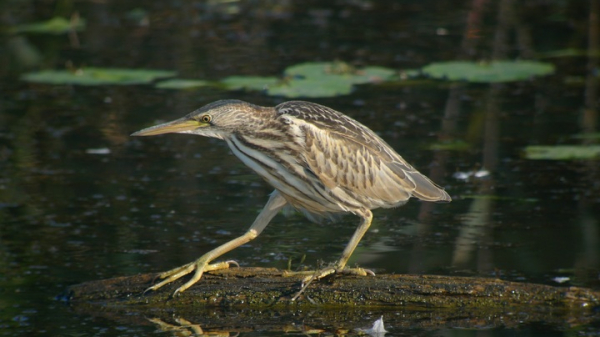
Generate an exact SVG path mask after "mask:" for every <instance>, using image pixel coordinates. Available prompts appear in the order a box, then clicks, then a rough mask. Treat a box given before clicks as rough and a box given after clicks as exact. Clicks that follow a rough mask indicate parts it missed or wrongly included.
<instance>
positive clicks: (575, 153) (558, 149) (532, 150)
mask: <svg viewBox="0 0 600 337" xmlns="http://www.w3.org/2000/svg"><path fill="white" fill-rule="evenodd" d="M525 158H527V159H533V160H573V159H599V158H600V145H554V146H543V145H535V146H534V145H532V146H527V147H526V148H525Z"/></svg>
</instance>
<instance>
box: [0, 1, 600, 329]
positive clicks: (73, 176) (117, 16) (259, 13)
mask: <svg viewBox="0 0 600 337" xmlns="http://www.w3.org/2000/svg"><path fill="white" fill-rule="evenodd" d="M0 8H2V9H3V12H5V13H10V15H8V14H7V15H5V16H3V17H2V19H0V20H2V23H3V26H4V27H6V28H7V31H6V34H5V35H3V36H2V37H0V43H1V45H2V47H3V48H2V50H3V51H4V52H1V53H0V55H1V56H0V63H1V64H2V67H0V87H2V90H1V93H0V107H1V109H0V172H1V173H0V223H1V225H0V288H1V289H2V290H1V292H2V296H1V297H0V308H2V310H0V336H2V335H24V334H27V335H36V334H37V335H48V334H51V335H71V334H72V335H105V336H106V335H140V334H149V333H153V332H155V331H156V330H157V329H159V330H163V331H169V330H175V331H176V332H177V329H179V328H180V326H181V325H183V326H185V327H186V328H188V332H192V333H200V330H198V328H200V329H202V327H204V329H206V327H207V326H209V327H210V328H211V329H210V330H221V331H236V329H235V328H236V327H237V326H229V327H227V323H228V322H234V321H235V320H234V319H233V318H232V317H234V316H236V315H239V316H244V315H247V314H248V312H250V313H252V310H250V309H248V312H237V311H236V310H227V309H225V308H199V309H198V315H197V316H192V317H178V316H177V315H176V314H177V312H176V311H175V310H174V312H173V314H175V316H171V317H139V316H136V314H135V313H134V312H133V311H129V312H128V311H127V310H125V311H124V312H120V314H121V319H117V318H115V317H110V315H105V314H98V315H90V314H89V313H88V314H78V313H77V312H75V311H74V310H72V309H70V308H69V307H68V305H66V303H64V302H62V301H60V300H56V299H55V296H56V295H57V294H60V293H62V292H63V291H64V289H66V287H67V286H69V285H72V284H77V283H81V282H84V281H89V280H96V279H104V278H110V277H115V276H125V275H133V274H137V273H146V272H156V271H162V270H167V269H170V268H172V267H175V266H178V265H181V264H182V263H186V262H189V261H192V260H194V259H196V258H197V257H199V256H200V255H202V254H203V253H204V252H206V251H208V250H210V249H212V248H214V247H215V246H217V245H219V244H221V243H223V242H226V241H228V240H230V239H231V238H233V237H235V236H237V235H239V234H241V233H243V231H244V230H245V229H246V228H247V227H248V226H249V225H250V223H251V222H252V221H253V219H254V217H255V216H256V214H257V212H258V211H259V210H260V209H261V208H262V206H263V205H264V203H265V202H266V200H267V198H268V195H269V193H270V192H271V188H270V187H269V186H266V185H265V184H264V183H263V182H262V181H261V180H260V178H258V177H257V176H255V175H254V174H253V173H252V172H250V170H249V169H247V168H246V167H245V166H244V165H243V164H242V163H241V162H240V161H239V160H238V159H237V158H235V157H234V156H233V155H232V154H231V153H230V152H229V149H228V148H227V146H226V144H224V143H223V142H219V141H216V140H210V139H203V138H200V137H191V136H187V137H186V136H179V135H169V136H163V137H157V138H155V139H144V140H143V141H142V140H140V139H132V138H130V137H128V135H129V134H130V133H131V132H132V131H135V130H138V129H141V128H142V127H146V126H150V125H152V124H155V123H157V122H160V121H166V120H171V119H173V118H175V117H179V116H181V115H183V114H185V113H187V112H189V111H192V110H193V109H196V108H197V107H199V106H201V105H204V104H206V103H208V102H212V101H215V100H218V99H225V98H238V99H242V100H246V101H249V102H253V103H256V104H259V105H265V106H274V105H276V104H278V103H280V102H282V101H285V100H288V99H287V98H284V97H280V96H269V95H267V94H265V93H264V92H260V91H228V90H226V89H224V88H222V87H219V86H207V87H199V88H196V89H190V90H167V89H157V88H155V87H153V86H152V84H145V85H129V86H119V85H102V86H78V85H49V84H35V83H26V82H24V81H21V80H19V78H20V76H21V75H22V74H23V73H25V72H30V71H35V70H38V69H61V70H62V69H72V70H73V71H76V69H77V68H78V67H82V66H97V67H111V68H146V69H167V70H173V71H176V72H177V73H178V76H179V77H183V78H191V79H201V80H209V81H218V80H221V79H223V78H226V77H227V76H232V75H244V76H275V77H277V76H281V74H282V72H283V70H284V69H286V68H287V67H289V66H291V65H294V64H300V63H304V62H317V61H336V60H338V61H344V62H347V63H348V64H351V65H352V66H357V67H361V66H368V65H378V66H384V67H387V68H391V69H395V70H398V71H400V73H401V74H400V76H401V77H402V73H408V71H409V70H413V69H420V68H422V67H423V66H425V65H427V64H430V63H432V62H439V61H451V60H469V61H482V60H498V59H500V60H502V59H508V60H515V59H536V60H540V61H544V62H549V63H552V64H553V65H554V67H555V69H556V70H555V73H554V74H553V75H550V76H543V77H536V78H531V79H527V80H522V81H514V82H509V83H483V84H481V83H479V84H474V83H470V82H466V81H454V82H450V81H444V80H434V79H431V78H425V77H416V78H409V79H408V80H407V81H405V82H403V81H390V82H386V83H379V84H373V83H370V84H363V85H358V86H355V87H354V89H353V91H352V93H351V94H349V95H343V96H338V97H328V98H311V99H310V100H311V101H315V102H318V103H321V104H324V105H327V106H330V107H333V108H335V109H336V110H339V111H343V112H344V113H346V114H348V115H350V116H352V117H353V118H355V119H357V120H359V121H360V122H362V123H363V124H365V125H368V126H369V127H370V128H372V129H373V130H375V131H376V132H377V133H378V134H380V135H381V136H382V137H383V138H384V139H385V140H386V141H388V142H389V143H390V145H392V147H394V148H395V149H396V150H397V151H398V152H399V153H400V154H401V155H402V156H403V157H404V158H405V159H407V160H408V161H409V162H410V163H411V164H414V166H416V167H418V168H419V169H420V170H421V172H423V173H426V174H427V175H428V176H430V177H431V178H432V179H433V180H434V181H436V182H438V183H440V184H441V185H443V186H444V187H445V188H446V189H447V190H448V191H449V193H450V194H451V195H452V197H453V199H454V201H453V202H452V203H450V204H444V205H437V204H430V203H419V202H416V201H411V202H409V203H408V204H407V205H405V206H403V207H402V208H401V209H387V210H376V211H375V212H374V214H375V220H374V223H373V226H372V228H371V230H370V232H369V233H367V235H366V236H365V238H364V239H363V241H362V242H361V245H360V246H359V247H358V248H357V250H356V252H355V253H354V255H353V259H352V260H351V261H350V265H354V264H359V265H360V266H365V267H370V268H373V269H374V270H376V271H377V272H378V273H418V274H443V275H472V276H488V277H497V278H501V279H505V280H511V281H521V282H538V283H544V284H552V285H563V286H581V287H591V288H595V289H598V288H599V286H600V282H599V275H600V257H599V256H600V242H599V240H600V233H599V230H598V221H599V219H600V212H599V209H600V207H599V206H600V205H599V204H600V199H599V197H598V195H600V193H599V189H600V185H599V183H598V182H599V181H600V179H599V172H598V162H597V158H596V159H576V160H549V159H547V160H533V159H528V158H527V156H526V155H524V149H525V148H526V147H527V146H530V145H551V146H553V145H565V144H568V145H586V146H592V145H597V143H598V139H599V137H598V129H597V124H598V118H597V105H598V52H599V47H598V44H599V41H600V37H599V35H598V34H600V33H599V32H600V28H599V24H598V13H599V10H600V9H599V8H598V2H597V1H593V0H591V1H579V2H569V3H563V2H562V1H546V2H525V3H521V2H517V1H510V0H501V1H485V0H472V1H462V2H460V3H458V4H457V3H456V2H452V3H446V2H439V1H424V2H420V3H404V2H400V3H396V2H384V1H341V2H337V3H335V4H322V3H320V2H317V1H311V2H307V3H303V4H302V5H300V4H296V3H292V2H264V3H257V2H253V1H249V2H238V1H223V2H219V1H214V2H194V1H183V2H177V3H166V2H165V3H163V2H146V1H142V2H138V3H136V4H132V3H130V2H111V1H106V2H87V3H80V2H68V1H67V2H47V3H44V4H40V3H35V4H34V2H30V1H21V2H15V3H13V2H11V1H7V2H5V3H3V4H1V5H0ZM52 17H64V18H69V19H68V20H67V29H66V30H65V31H63V32H62V33H57V34H48V33H39V32H37V33H31V32H28V33H25V32H17V31H16V30H14V29H13V28H14V27H20V25H22V24H26V23H32V22H40V21H43V20H47V19H49V18H52ZM69 20H70V22H71V25H72V24H73V22H74V21H73V20H77V24H78V25H79V24H80V23H81V22H84V24H85V25H84V28H83V29H81V30H79V29H74V28H72V26H71V28H68V27H69V23H68V22H69ZM81 20H83V21H81ZM77 27H79V26H77ZM58 29H60V27H59V28H58ZM356 221H357V220H356V219H355V218H354V217H352V216H347V217H344V218H343V219H342V220H341V221H340V222H338V223H335V224H331V225H327V226H323V225H314V224H310V223H309V222H308V221H307V220H305V219H304V218H303V217H302V216H301V215H299V214H290V215H288V216H286V217H284V216H278V217H276V218H275V220H274V221H273V223H272V224H271V225H269V227H268V228H267V229H266V230H265V232H264V233H263V234H261V236H260V237H259V238H258V239H257V240H255V241H252V242H250V243H249V244H247V245H244V246H242V247H240V248H239V249H237V250H234V251H233V252H231V253H229V254H228V255H227V256H226V258H227V259H235V260H237V261H239V263H240V264H241V265H242V266H259V267H277V268H287V267H288V264H291V265H292V267H293V268H297V267H300V266H301V265H308V266H314V265H316V264H317V263H320V261H322V260H323V261H325V262H329V261H333V260H334V259H335V258H337V257H338V256H339V254H340V253H341V251H342V250H343V248H344V246H345V244H346V243H347V240H348V238H349V237H350V235H351V234H352V232H353V231H354V229H355V226H356ZM197 286H201V282H200V283H199V284H198V285H197ZM257 314H259V313H257ZM411 314H413V315H418V314H419V313H415V312H412V313H411ZM128 315H130V316H131V317H129V316H128ZM260 315H263V316H264V315H270V316H272V319H273V322H274V323H273V326H261V327H256V329H254V330H252V329H249V331H247V332H246V333H247V334H257V333H260V334H264V333H265V332H267V333H272V334H274V335H275V334H281V332H282V331H286V332H302V333H317V332H326V333H339V334H341V333H345V331H344V329H349V331H348V333H358V332H357V331H354V330H352V329H354V328H356V327H364V328H368V327H369V326H370V325H372V324H373V322H374V321H375V320H376V319H378V318H379V317H380V316H381V315H383V316H384V320H385V319H386V317H390V319H389V321H394V322H395V323H394V325H390V326H386V329H387V330H389V331H391V333H392V334H399V333H407V332H408V333H411V334H419V335H420V334H422V335H430V334H431V333H438V332H439V334H444V335H448V334H453V335H467V334H468V335H472V334H481V333H487V332H486V331H487V330H485V329H486V328H489V327H487V326H481V325H477V323H476V322H474V320H470V319H465V321H464V322H465V325H464V326H461V325H460V324H456V325H449V326H452V327H459V326H460V327H464V328H469V329H475V330H476V331H475V332H473V331H470V330H460V329H456V330H450V329H448V328H444V327H442V326H439V325H436V326H428V325H427V323H426V322H430V321H431V320H435V316H436V312H435V311H434V310H432V311H427V312H424V313H423V321H422V324H420V325H419V324H415V325H410V326H405V325H402V323H399V322H401V319H397V318H398V317H402V316H403V315H408V313H407V311H406V310H387V309H386V310H380V309H373V310H365V311H362V310H358V309H357V310H345V311H343V312H342V311H325V312H321V311H319V310H315V311H306V312H302V313H300V312H297V311H294V310H290V311H285V310H284V311H269V310H266V311H264V312H261V313H260ZM439 315H441V312H440V313H439ZM473 315H475V314H473ZM200 317H202V318H200ZM244 317H247V319H251V317H252V316H251V315H248V316H244ZM391 317H394V319H391ZM471 318H472V317H471ZM207 322H208V324H207ZM215 322H216V323H215ZM196 325H198V326H197V327H196ZM217 325H222V326H223V329H220V328H218V327H217ZM237 331H239V330H237ZM432 331H433V332H432ZM177 333H182V332H181V331H179V332H177ZM574 333H578V334H589V335H593V334H598V333H599V330H598V321H597V320H595V321H594V322H593V323H590V324H587V325H583V326H569V325H568V322H565V324H563V325H561V324H560V323H557V322H552V321H540V322H539V323H538V322H536V323H530V324H527V325H523V326H519V325H515V326H504V327H502V325H501V324H499V325H498V326H496V325H495V326H494V329H493V334H494V335H503V334H506V335H511V336H513V335H534V336H542V335H544V336H545V335H548V334H553V335H564V334H574Z"/></svg>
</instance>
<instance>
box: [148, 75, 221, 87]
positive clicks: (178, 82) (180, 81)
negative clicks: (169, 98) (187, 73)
mask: <svg viewBox="0 0 600 337" xmlns="http://www.w3.org/2000/svg"><path fill="white" fill-rule="evenodd" d="M211 84H212V83H211V82H208V81H202V80H189V79H184V78H172V79H169V80H166V81H161V82H158V83H156V85H155V86H154V87H156V88H158V89H193V88H198V87H204V86H207V85H211Z"/></svg>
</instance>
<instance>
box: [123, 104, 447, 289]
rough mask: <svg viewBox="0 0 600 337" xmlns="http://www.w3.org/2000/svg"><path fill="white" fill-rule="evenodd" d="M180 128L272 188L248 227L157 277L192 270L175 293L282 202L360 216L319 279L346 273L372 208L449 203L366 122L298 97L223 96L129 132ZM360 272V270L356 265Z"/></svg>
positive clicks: (317, 215) (312, 213) (314, 214)
mask: <svg viewBox="0 0 600 337" xmlns="http://www.w3.org/2000/svg"><path fill="white" fill-rule="evenodd" d="M165 133H185V134H193V135H199V136H206V137H213V138H219V139H222V140H224V141H225V142H227V145H229V148H230V149H231V151H232V152H233V154H235V155H236V156H237V157H238V158H239V159H241V160H242V162H244V164H246V165H247V166H248V167H250V168H251V169H252V170H254V171H255V172H256V173H258V175H260V176H261V177H262V178H263V179H264V180H266V181H267V183H269V184H270V185H271V186H273V187H274V188H275V191H274V192H273V193H272V194H271V196H270V198H269V200H268V202H267V204H266V205H265V207H264V209H263V210H262V211H261V212H260V213H259V215H258V216H257V218H256V220H254V223H253V224H252V226H250V228H249V229H248V231H247V232H246V233H245V234H244V235H242V236H240V237H238V238H236V239H233V240H231V241H229V242H227V243H225V244H223V245H221V246H219V247H217V248H215V249H213V250H211V251H209V252H208V253H206V254H204V255H203V256H202V257H200V258H199V259H197V260H196V261H194V262H191V263H188V264H186V265H183V266H181V267H178V268H175V269H172V270H169V271H167V272H164V273H162V274H160V275H159V277H160V278H161V279H163V280H162V281H161V282H160V283H157V284H155V285H153V286H152V287H150V288H148V290H156V289H158V288H160V287H162V286H164V285H165V284H168V283H171V282H173V281H175V280H177V279H179V278H180V277H182V276H184V275H187V274H189V273H191V272H194V275H193V277H192V278H191V279H190V280H189V281H187V282H186V283H185V284H183V285H182V286H181V287H179V288H178V289H177V290H176V291H175V294H177V293H180V292H182V291H184V290H186V289H188V288H189V287H190V286H192V285H193V284H195V283H196V282H198V280H200V278H201V277H202V274H203V273H204V272H205V271H211V270H216V269H221V268H228V267H229V263H228V262H221V263H214V264H211V262H212V261H213V260H214V259H216V258H217V257H219V256H221V255H223V254H225V253H227V252H229V251H231V250H233V249H235V248H237V247H239V246H241V245H243V244H245V243H247V242H249V241H250V240H253V239H255V238H256V237H257V236H258V235H259V234H260V233H261V232H262V231H263V229H265V227H266V226H267V225H268V224H269V222H270V221H271V219H273V217H274V216H275V215H276V214H277V213H278V212H279V211H280V210H281V209H282V208H283V207H284V206H286V205H291V206H293V207H294V208H296V209H298V210H300V211H302V212H303V213H304V214H306V215H307V216H308V218H309V219H311V220H319V219H324V218H329V217H332V216H334V215H336V214H340V213H352V214H354V215H356V216H358V217H359V218H360V223H359V225H358V228H357V229H356V231H355V232H354V234H353V235H352V237H351V239H350V241H349V242H348V244H347V245H346V248H345V249H344V251H343V252H342V256H341V258H340V259H339V260H338V261H337V262H336V263H335V264H334V265H332V266H331V267H326V268H323V269H321V270H318V271H317V275H318V277H319V278H320V277H322V276H326V275H329V274H332V273H335V272H343V271H345V270H348V269H346V263H347V262H348V259H349V258H350V256H351V255H352V252H353V251H354V249H355V248H356V246H357V245H358V242H359V241H360V240H361V238H362V237H363V235H364V234H365V232H366V231H367V229H368V228H369V226H370V225H371V221H372V219H373V214H372V213H371V210H373V209H376V208H379V207H384V208H390V207H397V206H400V205H403V204H405V203H406V202H407V201H408V199H409V198H410V197H416V198H418V199H421V200H424V201H434V202H449V201H451V198H450V196H449V195H448V193H446V192H445V191H444V189H443V188H441V187H440V186H438V185H436V184H435V183H434V182H432V181H431V180H430V179H429V178H427V177H426V176H424V175H423V174H421V173H420V172H419V171H417V170H416V169H414V168H413V167H412V166H411V165H409V164H408V163H407V162H406V161H405V160H404V159H403V158H402V157H401V156H400V155H399V154H398V153H396V151H394V150H393V149H392V148H391V147H390V146H389V145H388V144H387V143H386V142H385V141H384V140H382V139H381V138H380V137H379V136H377V135H376V134H375V133H374V132H373V131H371V130H370V129H369V128H367V127H366V126H364V125H362V124H361V123H359V122H357V121H355V120H354V119H352V118H350V117H348V116H346V115H344V114H342V113H340V112H338V111H335V110H333V109H331V108H328V107H325V106H322V105H319V104H315V103H310V102H302V101H291V102H285V103H281V104H279V105H277V106H276V107H274V108H272V107H262V106H257V105H254V104H250V103H247V102H243V101H239V100H221V101H217V102H213V103H210V104H208V105H206V106H203V107H202V108H200V109H198V110H195V111H193V112H191V113H190V114H188V115H186V116H185V117H183V118H180V119H177V120H174V121H172V122H168V123H164V124H160V125H156V126H153V127H149V128H146V129H143V130H141V131H138V132H135V133H133V134H132V136H153V135H160V134H165ZM358 273H361V274H363V275H365V273H364V270H362V269H359V268H358Z"/></svg>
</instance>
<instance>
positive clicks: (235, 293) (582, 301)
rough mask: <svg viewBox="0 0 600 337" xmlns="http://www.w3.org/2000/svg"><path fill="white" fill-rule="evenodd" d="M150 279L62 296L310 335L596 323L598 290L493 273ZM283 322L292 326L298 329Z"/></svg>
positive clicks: (92, 305)
mask: <svg viewBox="0 0 600 337" xmlns="http://www.w3.org/2000/svg"><path fill="white" fill-rule="evenodd" d="M155 277H156V274H143V275H136V276H130V277H119V278H114V279H107V280H99V281H91V282H86V283H83V284H79V285H74V286H71V287H70V288H69V290H68V295H67V297H68V300H69V303H70V305H71V306H72V307H73V309H74V310H75V311H77V312H81V313H86V314H91V315H94V316H103V317H107V318H110V319H114V320H117V321H120V322H123V323H124V321H128V322H129V323H134V322H135V324H154V325H157V326H158V327H160V328H161V329H175V328H178V327H179V326H180V325H183V326H185V327H186V328H189V327H190V326H195V324H198V325H199V326H201V327H203V328H204V329H206V328H208V329H209V330H211V329H212V330H214V329H217V330H218V329H222V330H224V331H247V330H268V331H273V330H277V331H281V330H284V331H304V332H306V331H307V329H308V331H309V332H310V328H307V327H308V326H311V325H314V326H317V327H318V329H325V330H331V331H332V332H339V331H338V330H339V329H342V330H343V329H354V328H357V327H367V326H366V325H368V321H369V320H371V319H372V321H374V320H375V319H377V318H379V316H380V315H383V316H384V320H385V322H386V325H388V326H398V327H399V326H404V327H468V328H474V327H492V326H516V325H522V324H527V323H532V322H544V323H545V324H559V325H569V326H570V325H578V324H585V323H589V322H592V321H596V322H597V321H600V310H599V309H598V308H599V306H600V292H599V291H595V290H591V289H585V288H577V287H553V286H548V285H540V284H531V283H517V282H507V281H502V280H498V279H492V278H476V277H450V276H431V275H378V276H376V277H373V276H368V277H357V276H347V275H340V276H333V277H330V278H327V279H325V280H321V281H318V282H313V283H312V284H311V285H310V286H309V287H308V289H307V290H306V291H305V292H304V293H303V294H302V295H301V296H300V297H299V298H298V299H297V300H296V301H290V298H291V297H292V296H293V295H294V294H296V293H297V292H298V290H299V289H300V281H299V280H300V278H298V277H283V276H282V272H281V271H279V270H277V269H268V268H232V269H228V270H222V271H216V272H211V273H210V274H205V275H204V276H203V278H202V280H200V282H198V283H197V284H196V285H194V286H193V287H191V288H190V289H188V290H186V291H185V292H183V293H181V294H179V295H178V296H176V297H174V298H173V297H172V296H171V294H172V293H173V291H174V290H175V289H176V288H177V287H178V286H179V285H181V284H182V283H183V280H178V281H176V282H174V283H172V284H169V285H167V286H165V287H163V288H161V289H159V290H158V291H154V292H148V293H144V290H145V289H146V288H147V287H148V286H149V285H151V284H152V282H153V280H154V278H155ZM184 279H185V278H184ZM174 317H175V318H174ZM286 317H287V318H288V319H286ZM132 320H133V321H132ZM182 322H185V324H184V323H182ZM190 322H191V323H193V324H191V323H190ZM290 322H299V324H300V327H299V326H290Z"/></svg>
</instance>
